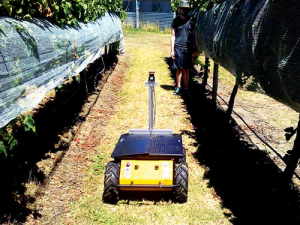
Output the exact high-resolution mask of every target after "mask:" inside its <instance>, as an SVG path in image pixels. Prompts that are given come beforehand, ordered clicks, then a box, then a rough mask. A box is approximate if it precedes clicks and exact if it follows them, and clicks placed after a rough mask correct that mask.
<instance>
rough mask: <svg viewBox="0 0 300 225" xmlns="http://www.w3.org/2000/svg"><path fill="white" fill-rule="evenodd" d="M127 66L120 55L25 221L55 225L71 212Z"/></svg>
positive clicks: (111, 111)
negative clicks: (61, 217)
mask: <svg viewBox="0 0 300 225" xmlns="http://www.w3.org/2000/svg"><path fill="white" fill-rule="evenodd" d="M128 66H129V65H128V56H127V55H123V56H121V57H119V63H118V67H117V68H116V69H115V70H114V72H113V73H112V74H111V75H110V77H109V78H108V80H107V82H106V84H105V85H104V87H103V89H102V90H101V93H100V96H99V98H98V100H97V101H96V103H95V105H94V106H93V107H92V109H91V111H90V113H89V114H88V116H87V118H86V121H85V122H84V123H82V125H81V127H80V128H79V129H78V132H77V133H76V135H75V138H74V140H73V141H72V143H71V145H70V147H69V149H68V151H67V152H66V154H65V155H64V157H63V159H62V160H61V162H60V163H59V165H58V166H57V167H56V168H55V171H53V172H52V175H51V177H50V179H49V181H48V182H47V183H45V184H44V185H43V187H42V188H41V190H40V191H39V192H40V194H39V195H38V196H37V200H36V202H35V204H34V206H33V208H34V210H33V211H34V212H35V215H30V216H28V219H27V222H26V224H57V220H58V219H59V218H60V216H61V215H65V214H67V213H69V212H70V204H71V203H72V202H73V201H76V200H78V199H79V198H80V197H81V196H82V195H83V194H84V192H83V191H82V187H83V186H84V185H85V182H86V180H85V177H86V176H88V175H87V173H86V171H87V169H88V168H89V166H90V165H91V162H92V161H93V157H95V156H97V155H98V154H99V152H98V151H97V149H96V146H97V145H99V144H101V141H102V138H103V137H105V127H106V125H107V123H108V122H109V120H110V117H111V115H113V114H114V110H115V105H116V104H117V103H118V102H119V101H120V99H119V97H118V93H119V91H120V90H121V88H122V83H123V79H124V74H125V71H126V69H127V68H128ZM89 101H91V100H90V99H89Z"/></svg>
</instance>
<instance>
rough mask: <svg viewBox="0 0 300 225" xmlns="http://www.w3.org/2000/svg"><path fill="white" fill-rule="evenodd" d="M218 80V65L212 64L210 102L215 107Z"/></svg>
mask: <svg viewBox="0 0 300 225" xmlns="http://www.w3.org/2000/svg"><path fill="white" fill-rule="evenodd" d="M218 79H219V64H217V63H214V75H213V93H212V101H213V103H214V104H215V105H217V93H218Z"/></svg>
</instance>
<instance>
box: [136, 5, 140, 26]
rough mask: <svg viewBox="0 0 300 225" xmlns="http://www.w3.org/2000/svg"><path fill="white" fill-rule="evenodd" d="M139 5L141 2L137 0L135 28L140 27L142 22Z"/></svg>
mask: <svg viewBox="0 0 300 225" xmlns="http://www.w3.org/2000/svg"><path fill="white" fill-rule="evenodd" d="M139 6H140V3H139V2H138V1H137V0H135V14H136V17H135V28H139V23H140V21H139V20H140V15H139Z"/></svg>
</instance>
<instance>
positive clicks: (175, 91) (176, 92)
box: [174, 87, 180, 95]
mask: <svg viewBox="0 0 300 225" xmlns="http://www.w3.org/2000/svg"><path fill="white" fill-rule="evenodd" d="M174 95H180V88H179V87H176V88H175V90H174Z"/></svg>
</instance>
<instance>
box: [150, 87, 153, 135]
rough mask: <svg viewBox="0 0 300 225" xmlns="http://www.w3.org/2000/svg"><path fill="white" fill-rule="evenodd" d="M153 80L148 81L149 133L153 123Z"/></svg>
mask: <svg viewBox="0 0 300 225" xmlns="http://www.w3.org/2000/svg"><path fill="white" fill-rule="evenodd" d="M153 85H154V82H151V81H150V82H149V130H150V133H151V131H153V125H154V107H153V100H154V86H153Z"/></svg>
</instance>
